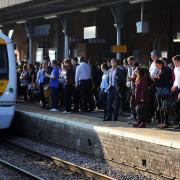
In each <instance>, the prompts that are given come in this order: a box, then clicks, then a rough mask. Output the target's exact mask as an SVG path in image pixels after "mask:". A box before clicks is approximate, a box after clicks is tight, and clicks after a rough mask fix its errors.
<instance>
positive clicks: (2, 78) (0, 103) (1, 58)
mask: <svg viewBox="0 0 180 180" xmlns="http://www.w3.org/2000/svg"><path fill="white" fill-rule="evenodd" d="M16 81H17V80H16V60H15V55H14V46H13V43H12V41H11V40H10V39H9V38H8V37H7V36H5V35H4V34H2V33H0V129H7V128H9V127H10V125H11V122H12V119H13V116H14V113H15V105H16V93H17V88H16V86H17V83H16Z"/></svg>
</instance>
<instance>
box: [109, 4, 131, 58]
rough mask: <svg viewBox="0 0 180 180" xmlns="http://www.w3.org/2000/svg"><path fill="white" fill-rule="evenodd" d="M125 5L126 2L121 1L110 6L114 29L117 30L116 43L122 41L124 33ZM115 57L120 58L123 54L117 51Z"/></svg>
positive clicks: (119, 43)
mask: <svg viewBox="0 0 180 180" xmlns="http://www.w3.org/2000/svg"><path fill="white" fill-rule="evenodd" d="M127 7H128V3H121V4H118V5H115V6H111V7H110V9H111V12H112V14H113V16H114V21H115V24H116V30H117V41H116V44H117V45H122V44H123V43H124V37H123V33H124V21H125V15H126V12H127ZM116 58H117V59H121V60H122V58H123V54H122V53H117V54H116Z"/></svg>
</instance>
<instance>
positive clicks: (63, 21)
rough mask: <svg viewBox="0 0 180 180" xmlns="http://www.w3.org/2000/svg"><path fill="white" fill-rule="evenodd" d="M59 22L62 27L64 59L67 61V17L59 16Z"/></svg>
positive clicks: (68, 47)
mask: <svg viewBox="0 0 180 180" xmlns="http://www.w3.org/2000/svg"><path fill="white" fill-rule="evenodd" d="M60 21H61V24H62V26H63V33H64V59H67V58H69V50H70V41H69V39H70V37H69V30H70V29H69V15H63V16H60Z"/></svg>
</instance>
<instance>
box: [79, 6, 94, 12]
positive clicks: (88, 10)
mask: <svg viewBox="0 0 180 180" xmlns="http://www.w3.org/2000/svg"><path fill="white" fill-rule="evenodd" d="M97 10H98V8H97V7H92V8H88V9H82V10H80V12H81V13H87V12H93V11H97Z"/></svg>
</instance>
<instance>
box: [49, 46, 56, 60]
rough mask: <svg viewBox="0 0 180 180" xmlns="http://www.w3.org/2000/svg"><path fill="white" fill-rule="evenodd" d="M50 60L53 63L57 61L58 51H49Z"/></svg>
mask: <svg viewBox="0 0 180 180" xmlns="http://www.w3.org/2000/svg"><path fill="white" fill-rule="evenodd" d="M49 58H50V60H51V61H53V60H55V59H56V51H55V49H49Z"/></svg>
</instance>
